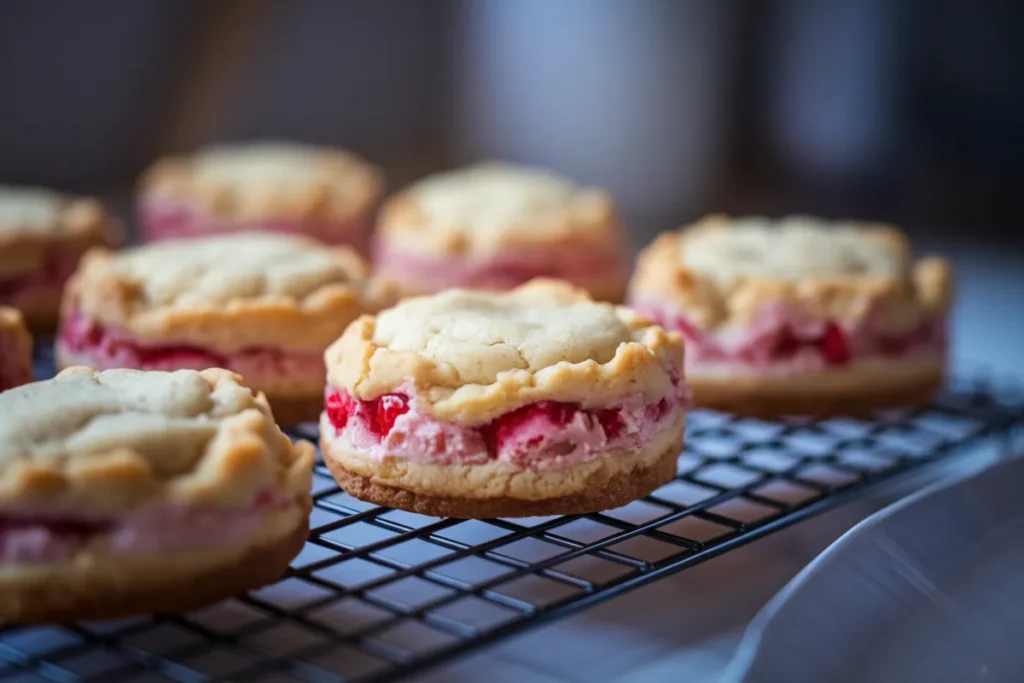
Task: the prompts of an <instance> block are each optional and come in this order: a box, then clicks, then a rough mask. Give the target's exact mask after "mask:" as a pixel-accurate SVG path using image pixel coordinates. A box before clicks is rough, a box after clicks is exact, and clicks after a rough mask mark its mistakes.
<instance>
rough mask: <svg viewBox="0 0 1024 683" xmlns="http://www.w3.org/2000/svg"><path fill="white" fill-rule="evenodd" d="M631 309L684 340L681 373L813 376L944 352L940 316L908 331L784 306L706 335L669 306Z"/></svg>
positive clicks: (646, 303)
mask: <svg viewBox="0 0 1024 683" xmlns="http://www.w3.org/2000/svg"><path fill="white" fill-rule="evenodd" d="M632 305H633V307H634V308H635V309H636V310H637V311H638V312H639V313H640V314H642V315H644V316H646V317H648V318H651V319H652V320H654V321H655V322H657V323H658V324H660V325H662V326H663V327H665V328H666V329H670V330H676V331H678V332H679V333H680V334H682V336H683V339H684V341H685V342H686V369H687V370H688V371H690V370H697V371H699V370H701V369H705V370H706V369H711V368H720V369H729V368H732V369H745V370H748V371H749V370H756V371H770V372H773V373H777V372H783V373H790V372H792V373H799V372H815V371H820V370H824V369H827V368H830V367H841V366H845V365H848V364H850V363H854V362H858V361H863V360H870V359H876V360H877V359H899V358H920V357H924V356H929V355H935V354H937V353H941V352H942V351H943V350H944V349H945V348H946V343H947V340H946V325H945V320H944V319H942V318H935V319H931V320H927V321H925V322H924V323H922V324H920V325H918V326H916V327H913V328H909V329H893V328H892V327H887V326H885V325H882V324H880V323H878V322H877V316H872V315H867V316H865V317H864V319H863V320H860V321H855V322H849V321H832V320H821V319H818V318H814V317H812V316H810V315H809V314H808V313H806V312H805V311H803V310H801V309H799V308H796V307H793V306H788V305H784V304H772V305H768V306H765V307H764V308H762V309H761V310H760V311H759V312H758V313H757V314H756V315H755V316H754V319H753V321H752V322H751V324H750V326H749V327H747V328H745V329H743V330H728V331H723V332H719V333H715V332H708V331H706V330H702V329H700V328H699V327H698V326H697V325H695V324H693V323H692V322H691V321H690V320H689V319H688V318H687V317H686V316H685V315H683V314H681V313H679V312H678V311H677V310H675V309H674V308H672V307H671V306H668V305H664V304H660V303H657V302H652V301H640V302H634V303H633V304H632Z"/></svg>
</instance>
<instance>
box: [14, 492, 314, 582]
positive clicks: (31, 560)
mask: <svg viewBox="0 0 1024 683" xmlns="http://www.w3.org/2000/svg"><path fill="white" fill-rule="evenodd" d="M292 505H295V501H294V500H291V499H290V498H286V497H285V496H283V495H282V494H280V493H278V492H276V491H273V490H266V491H263V492H262V493H260V494H259V495H258V496H257V497H256V499H255V500H254V501H253V503H252V504H251V505H250V506H249V507H247V508H244V509H239V510H215V509H211V508H200V507H192V506H185V505H169V504H159V505H151V506H146V507H142V508H140V509H138V510H135V511H133V512H130V513H128V514H125V515H123V516H120V517H113V518H107V517H90V516H88V515H82V514H81V512H80V511H71V510H68V511H66V512H56V511H53V510H50V509H45V508H35V509H24V508H11V509H7V510H0V563H3V564H43V563H53V562H61V561H64V560H67V559H69V558H71V557H73V556H74V555H75V553H77V552H78V551H79V550H81V549H82V548H84V547H85V546H86V545H87V544H89V543H91V542H93V541H98V540H99V541H103V542H104V543H105V545H106V547H108V548H109V549H111V550H112V551H115V552H119V553H161V552H173V551H184V550H198V549H203V548H210V547H213V546H217V545H230V544H233V543H238V542H241V541H244V540H245V539H246V538H247V537H248V536H250V535H251V534H252V533H253V532H254V531H255V530H256V528H257V527H258V526H259V524H260V522H261V521H262V520H263V519H264V517H266V515H267V514H268V513H270V512H273V511H276V510H284V509H286V508H288V507H290V506H292Z"/></svg>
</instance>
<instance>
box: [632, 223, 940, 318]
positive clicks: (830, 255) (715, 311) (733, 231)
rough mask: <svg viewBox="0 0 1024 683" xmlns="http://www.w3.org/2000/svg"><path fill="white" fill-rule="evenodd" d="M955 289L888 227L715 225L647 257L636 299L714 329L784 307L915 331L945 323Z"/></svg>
mask: <svg viewBox="0 0 1024 683" xmlns="http://www.w3.org/2000/svg"><path fill="white" fill-rule="evenodd" d="M952 286H953V285H952V273H951V271H950V268H949V266H948V264H947V263H946V262H945V261H942V260H940V259H934V258H927V259H922V260H917V261H915V259H914V256H913V253H912V251H911V248H910V245H909V242H908V241H907V239H906V236H905V235H904V234H903V233H902V232H900V231H899V230H897V229H896V228H893V227H891V226H888V225H881V224H869V223H853V222H835V223H828V222H825V221H822V220H819V219H814V218H809V217H804V216H793V217H788V218H784V219H781V220H777V221H772V220H769V219H766V218H756V217H753V218H741V219H730V218H728V217H725V216H709V217H707V218H704V219H703V220H701V221H699V222H698V223H696V224H694V225H693V226H690V227H688V228H686V229H684V230H682V231H679V232H670V233H664V234H662V235H661V236H659V237H658V239H656V240H655V241H654V242H653V243H652V244H651V245H650V246H649V247H647V249H645V250H644V252H643V253H642V254H641V255H640V258H639V260H638V263H637V269H636V273H635V275H634V276H633V282H632V283H631V285H630V296H631V300H633V301H634V302H636V303H644V302H664V303H668V304H671V305H673V306H674V307H676V308H678V309H679V310H680V311H681V312H684V313H686V314H688V315H689V316H690V317H691V319H692V320H693V321H694V322H695V323H696V324H698V325H700V326H701V327H704V328H714V327H720V326H728V325H732V324H736V325H743V324H745V323H746V322H748V321H749V320H751V319H752V318H753V317H754V315H756V313H757V311H758V310H759V309H760V308H761V307H763V306H764V305H766V304H772V303H779V302H783V303H790V304H794V305H797V306H800V307H803V308H806V309H809V310H810V311H811V312H813V313H815V314H818V315H821V316H823V317H827V318H830V319H838V320H858V319H861V318H863V317H865V316H867V315H869V314H870V315H876V316H879V318H880V319H881V320H882V321H885V322H888V323H891V324H894V325H904V324H907V325H909V324H913V323H914V322H915V321H919V320H920V319H921V318H922V317H926V316H935V315H942V314H944V313H945V312H946V311H947V310H948V308H949V305H950V300H951V295H952Z"/></svg>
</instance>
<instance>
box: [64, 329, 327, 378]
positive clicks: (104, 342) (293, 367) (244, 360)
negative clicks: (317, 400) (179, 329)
mask: <svg viewBox="0 0 1024 683" xmlns="http://www.w3.org/2000/svg"><path fill="white" fill-rule="evenodd" d="M60 348H61V352H62V354H63V355H64V356H65V357H66V358H65V359H66V360H68V361H73V362H80V363H84V364H86V365H90V366H92V367H97V368H101V369H105V368H134V369H137V370H178V369H194V370H204V369H206V368H227V369H229V370H233V371H235V372H238V373H239V374H241V375H243V376H245V377H246V379H248V380H249V382H250V383H251V384H256V385H258V384H266V383H271V382H274V381H277V380H279V379H280V378H282V377H287V378H288V379H291V380H295V379H307V378H308V380H309V381H310V382H317V383H319V382H321V381H322V379H323V361H322V359H321V357H320V354H319V353H313V352H298V351H288V350H285V349H276V348H264V347H252V348H247V349H240V350H238V351H233V352H231V353H221V352H218V351H216V350H214V349H209V348H204V347H201V346H194V345H189V344H175V343H168V344H159V343H156V344H155V343H152V342H148V341H145V340H142V339H139V338H138V337H135V336H134V335H132V334H130V333H128V332H126V331H124V330H120V329H117V328H113V327H108V326H106V325H103V324H102V323H100V322H98V321H96V320H91V319H89V318H86V317H85V316H83V315H82V314H81V313H75V314H73V315H71V316H69V317H68V318H66V319H65V320H64V321H63V322H62V324H61V330H60ZM260 388H262V387H260Z"/></svg>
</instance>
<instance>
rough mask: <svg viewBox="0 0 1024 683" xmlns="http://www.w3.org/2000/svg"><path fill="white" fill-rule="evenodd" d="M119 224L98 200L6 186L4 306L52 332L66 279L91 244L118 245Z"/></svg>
mask: <svg viewBox="0 0 1024 683" xmlns="http://www.w3.org/2000/svg"><path fill="white" fill-rule="evenodd" d="M118 233H119V228H118V224H117V222H116V221H114V220H113V219H112V218H111V217H110V216H109V215H108V214H107V212H106V211H104V209H103V206H102V205H101V204H100V203H99V202H98V201H96V200H95V199H88V198H78V197H69V196H66V195H61V194H58V193H56V192H52V191H50V190H44V189H40V188H27V187H7V186H0V306H12V307H14V308H17V309H19V310H20V311H21V312H22V314H23V315H24V316H25V320H26V322H27V323H28V325H29V327H31V328H32V329H33V330H36V331H39V332H51V331H53V328H54V326H55V325H56V323H57V312H58V311H59V310H60V298H61V292H62V291H63V289H64V282H65V281H66V280H67V279H68V278H69V277H70V276H71V274H72V273H73V272H74V271H75V266H76V265H77V264H78V259H79V258H80V257H81V256H82V253H83V252H85V250H87V249H88V248H90V247H93V246H97V245H104V244H105V245H112V244H114V243H115V242H116V241H117V239H118Z"/></svg>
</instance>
